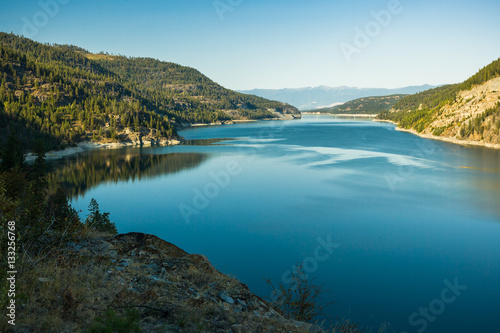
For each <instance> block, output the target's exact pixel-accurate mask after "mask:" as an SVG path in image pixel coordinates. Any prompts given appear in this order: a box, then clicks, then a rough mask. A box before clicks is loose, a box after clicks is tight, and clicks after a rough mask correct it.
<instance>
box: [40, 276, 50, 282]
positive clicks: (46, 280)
mask: <svg viewBox="0 0 500 333" xmlns="http://www.w3.org/2000/svg"><path fill="white" fill-rule="evenodd" d="M38 281H40V282H42V283H47V282H51V281H52V279H51V278H42V277H41V278H38Z"/></svg>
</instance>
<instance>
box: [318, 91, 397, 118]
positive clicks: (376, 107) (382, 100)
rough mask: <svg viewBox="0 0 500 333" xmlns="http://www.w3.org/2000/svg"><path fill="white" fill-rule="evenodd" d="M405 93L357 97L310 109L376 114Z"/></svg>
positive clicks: (336, 112)
mask: <svg viewBox="0 0 500 333" xmlns="http://www.w3.org/2000/svg"><path fill="white" fill-rule="evenodd" d="M404 96H406V95H389V96H372V97H363V98H358V99H355V100H353V101H349V102H347V103H344V104H342V105H337V106H334V107H331V108H324V109H316V110H311V112H321V113H332V114H378V113H380V112H383V111H389V110H390V109H391V107H392V106H393V105H394V104H395V103H397V102H398V101H399V100H400V99H401V98H403V97H404Z"/></svg>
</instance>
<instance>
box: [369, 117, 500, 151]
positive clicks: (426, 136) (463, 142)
mask: <svg viewBox="0 0 500 333" xmlns="http://www.w3.org/2000/svg"><path fill="white" fill-rule="evenodd" d="M372 121H376V122H380V123H390V124H394V125H396V128H395V129H396V131H399V132H405V133H410V134H413V135H416V136H419V137H421V138H424V139H430V140H437V141H442V142H447V143H453V144H456V145H460V146H464V147H468V146H474V147H484V148H490V149H500V144H495V143H486V142H478V141H470V140H459V139H457V138H450V137H444V136H443V137H441V136H435V135H432V134H429V133H418V132H417V131H415V130H414V129H406V128H401V127H399V126H398V124H397V123H395V122H393V121H391V120H385V119H373V120H372Z"/></svg>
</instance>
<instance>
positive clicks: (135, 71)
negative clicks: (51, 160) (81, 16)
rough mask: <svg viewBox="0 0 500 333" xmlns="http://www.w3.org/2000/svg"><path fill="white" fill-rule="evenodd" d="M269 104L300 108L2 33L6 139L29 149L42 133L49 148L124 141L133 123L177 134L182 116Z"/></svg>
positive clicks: (262, 111)
mask: <svg viewBox="0 0 500 333" xmlns="http://www.w3.org/2000/svg"><path fill="white" fill-rule="evenodd" d="M268 109H274V110H276V111H278V112H282V113H286V112H293V113H295V112H298V110H296V109H295V108H293V107H292V106H290V105H287V104H284V103H280V102H273V101H269V100H266V99H264V98H260V97H257V96H252V95H244V94H240V93H237V92H234V91H231V90H228V89H225V88H223V87H221V86H220V85H218V84H216V83H215V82H213V81H211V80H210V79H208V78H207V77H206V76H204V75H202V74H201V73H200V72H198V71H197V70H195V69H192V68H188V67H183V66H180V65H177V64H173V63H167V62H161V61H158V60H154V59H149V58H126V57H123V56H96V55H93V54H90V53H88V52H87V51H85V50H83V49H81V48H77V47H75V46H67V45H48V44H41V43H37V42H34V41H31V40H29V39H27V38H23V37H19V36H16V35H13V34H6V33H0V145H2V144H5V142H6V140H7V137H8V135H10V134H11V133H16V134H17V135H18V136H19V138H20V140H21V144H22V146H23V148H24V149H32V148H33V145H34V143H35V142H36V141H37V139H42V140H43V142H44V143H45V145H46V148H47V149H49V150H53V149H61V148H65V147H67V146H68V145H74V144H76V143H78V142H80V141H84V140H90V139H92V138H94V139H95V140H102V139H112V140H114V141H119V140H120V136H119V133H120V132H125V129H126V128H128V130H129V131H132V132H137V133H142V132H143V131H150V132H151V134H152V135H155V136H156V137H158V138H172V137H176V136H177V133H176V129H175V125H179V124H180V123H181V122H184V123H192V122H202V123H207V122H215V121H222V120H227V119H231V118H232V116H229V115H228V114H229V113H231V114H233V113H232V112H235V117H238V115H239V112H240V111H241V112H243V113H244V114H245V115H248V117H251V118H265V117H269V114H270V113H269V112H268V111H267V110H268ZM226 111H227V112H226ZM103 128H104V129H107V130H108V131H103V130H102V129H103ZM153 131H154V132H153ZM106 134H108V135H106Z"/></svg>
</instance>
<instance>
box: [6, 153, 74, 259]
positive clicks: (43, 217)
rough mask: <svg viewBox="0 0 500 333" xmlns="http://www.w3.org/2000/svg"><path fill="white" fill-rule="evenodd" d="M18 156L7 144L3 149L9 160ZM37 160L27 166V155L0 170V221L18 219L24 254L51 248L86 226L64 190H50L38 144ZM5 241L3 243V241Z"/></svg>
mask: <svg viewBox="0 0 500 333" xmlns="http://www.w3.org/2000/svg"><path fill="white" fill-rule="evenodd" d="M10 154H13V155H15V156H17V155H18V153H17V152H15V151H13V150H11V149H10V148H9V147H8V146H6V147H4V149H3V150H2V156H3V157H4V158H5V159H6V160H14V159H16V158H17V157H18V156H17V157H13V156H10ZM37 155H38V156H37V159H36V161H35V163H34V164H33V165H31V166H29V167H28V166H26V164H25V163H24V158H23V159H22V160H20V161H16V163H15V165H14V166H11V167H10V168H5V169H3V171H2V172H1V173H0V221H1V222H2V223H7V222H8V221H15V222H16V232H17V237H18V240H19V241H18V247H19V248H21V249H23V250H24V252H25V253H38V252H40V251H50V250H51V249H53V248H54V247H57V246H58V245H59V244H61V243H62V242H65V241H67V240H70V239H72V238H73V237H74V236H75V235H76V234H78V233H79V232H80V231H81V230H83V225H82V223H81V222H80V218H79V217H78V214H77V212H76V210H75V209H73V208H72V207H71V206H70V205H69V203H68V199H67V197H66V194H65V193H64V192H63V191H62V189H60V188H57V189H56V190H55V192H51V191H49V186H48V182H47V179H46V174H45V170H46V167H45V155H44V153H43V147H42V146H41V145H40V143H39V144H37ZM2 244H3V243H2Z"/></svg>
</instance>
